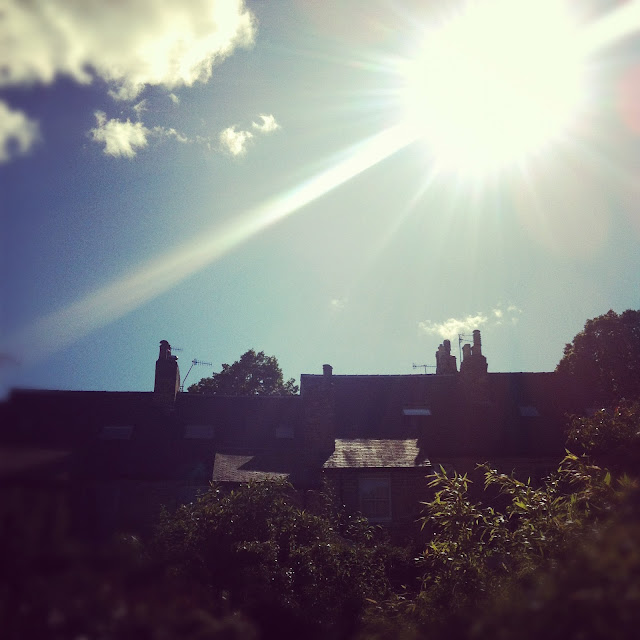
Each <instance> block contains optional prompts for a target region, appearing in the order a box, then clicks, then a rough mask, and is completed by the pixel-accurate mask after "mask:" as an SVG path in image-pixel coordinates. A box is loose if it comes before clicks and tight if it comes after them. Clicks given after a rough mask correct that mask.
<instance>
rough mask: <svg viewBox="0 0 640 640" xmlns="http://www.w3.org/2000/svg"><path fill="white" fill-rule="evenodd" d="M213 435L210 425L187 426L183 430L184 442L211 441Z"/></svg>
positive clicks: (213, 431) (213, 430)
mask: <svg viewBox="0 0 640 640" xmlns="http://www.w3.org/2000/svg"><path fill="white" fill-rule="evenodd" d="M214 435H215V429H214V428H213V425H212V424H188V425H187V426H186V427H185V428H184V438H185V440H213V436H214Z"/></svg>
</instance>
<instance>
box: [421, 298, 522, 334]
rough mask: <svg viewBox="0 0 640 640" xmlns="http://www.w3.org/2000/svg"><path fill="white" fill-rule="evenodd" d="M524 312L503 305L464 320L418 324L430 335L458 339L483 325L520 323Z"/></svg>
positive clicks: (514, 307) (511, 306)
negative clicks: (506, 322) (507, 322)
mask: <svg viewBox="0 0 640 640" xmlns="http://www.w3.org/2000/svg"><path fill="white" fill-rule="evenodd" d="M521 313H522V310H521V309H519V308H518V307H516V306H515V305H509V306H508V307H507V309H506V311H505V310H504V309H503V308H502V305H501V304H498V305H496V306H495V307H494V308H493V309H491V311H490V312H489V313H484V312H480V311H479V312H478V313H476V314H475V315H471V314H469V315H468V316H466V317H463V318H449V319H448V320H445V321H444V322H431V321H430V320H428V321H426V322H420V323H418V326H419V328H420V330H421V331H424V332H425V333H427V334H430V335H438V336H440V337H442V338H449V339H451V338H456V337H457V336H458V334H459V333H462V334H470V333H471V332H472V331H473V330H474V329H479V328H480V327H481V326H483V325H487V324H488V325H489V326H496V327H497V326H500V325H502V324H503V323H504V322H505V321H509V322H511V324H517V323H518V320H519V318H518V316H519V315H520V314H521Z"/></svg>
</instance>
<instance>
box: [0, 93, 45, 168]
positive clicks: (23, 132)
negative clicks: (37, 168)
mask: <svg viewBox="0 0 640 640" xmlns="http://www.w3.org/2000/svg"><path fill="white" fill-rule="evenodd" d="M39 137H40V130H39V127H38V123H37V122H36V121H35V120H31V119H30V118H29V117H28V116H27V115H26V114H25V113H23V112H22V111H18V110H16V109H12V108H11V107H10V106H9V105H8V104H7V103H6V102H4V101H3V100H0V163H3V162H8V161H9V160H10V159H11V158H12V157H13V156H16V155H20V154H24V153H27V152H28V151H29V149H31V147H32V146H33V145H34V144H35V143H36V142H37V140H38V139H39Z"/></svg>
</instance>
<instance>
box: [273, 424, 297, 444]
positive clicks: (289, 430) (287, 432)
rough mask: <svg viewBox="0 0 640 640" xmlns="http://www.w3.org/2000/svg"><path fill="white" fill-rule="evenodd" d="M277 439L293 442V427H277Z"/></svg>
mask: <svg viewBox="0 0 640 640" xmlns="http://www.w3.org/2000/svg"><path fill="white" fill-rule="evenodd" d="M276 438H279V439H286V440H291V439H292V438H293V427H285V426H283V425H280V426H279V427H276Z"/></svg>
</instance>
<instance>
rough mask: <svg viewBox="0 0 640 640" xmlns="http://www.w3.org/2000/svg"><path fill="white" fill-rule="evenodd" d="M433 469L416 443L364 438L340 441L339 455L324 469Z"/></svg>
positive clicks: (327, 463)
mask: <svg viewBox="0 0 640 640" xmlns="http://www.w3.org/2000/svg"><path fill="white" fill-rule="evenodd" d="M429 466H431V463H430V462H429V460H427V459H426V457H425V456H424V455H423V454H422V453H421V451H420V448H419V446H418V441H417V440H416V439H411V440H374V439H364V438H362V439H361V438H359V439H354V440H349V439H343V438H338V439H337V440H336V448H335V451H334V452H333V453H332V454H331V456H330V457H329V459H328V460H327V461H326V462H325V463H324V465H323V467H324V468H325V469H362V468H397V467H429Z"/></svg>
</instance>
